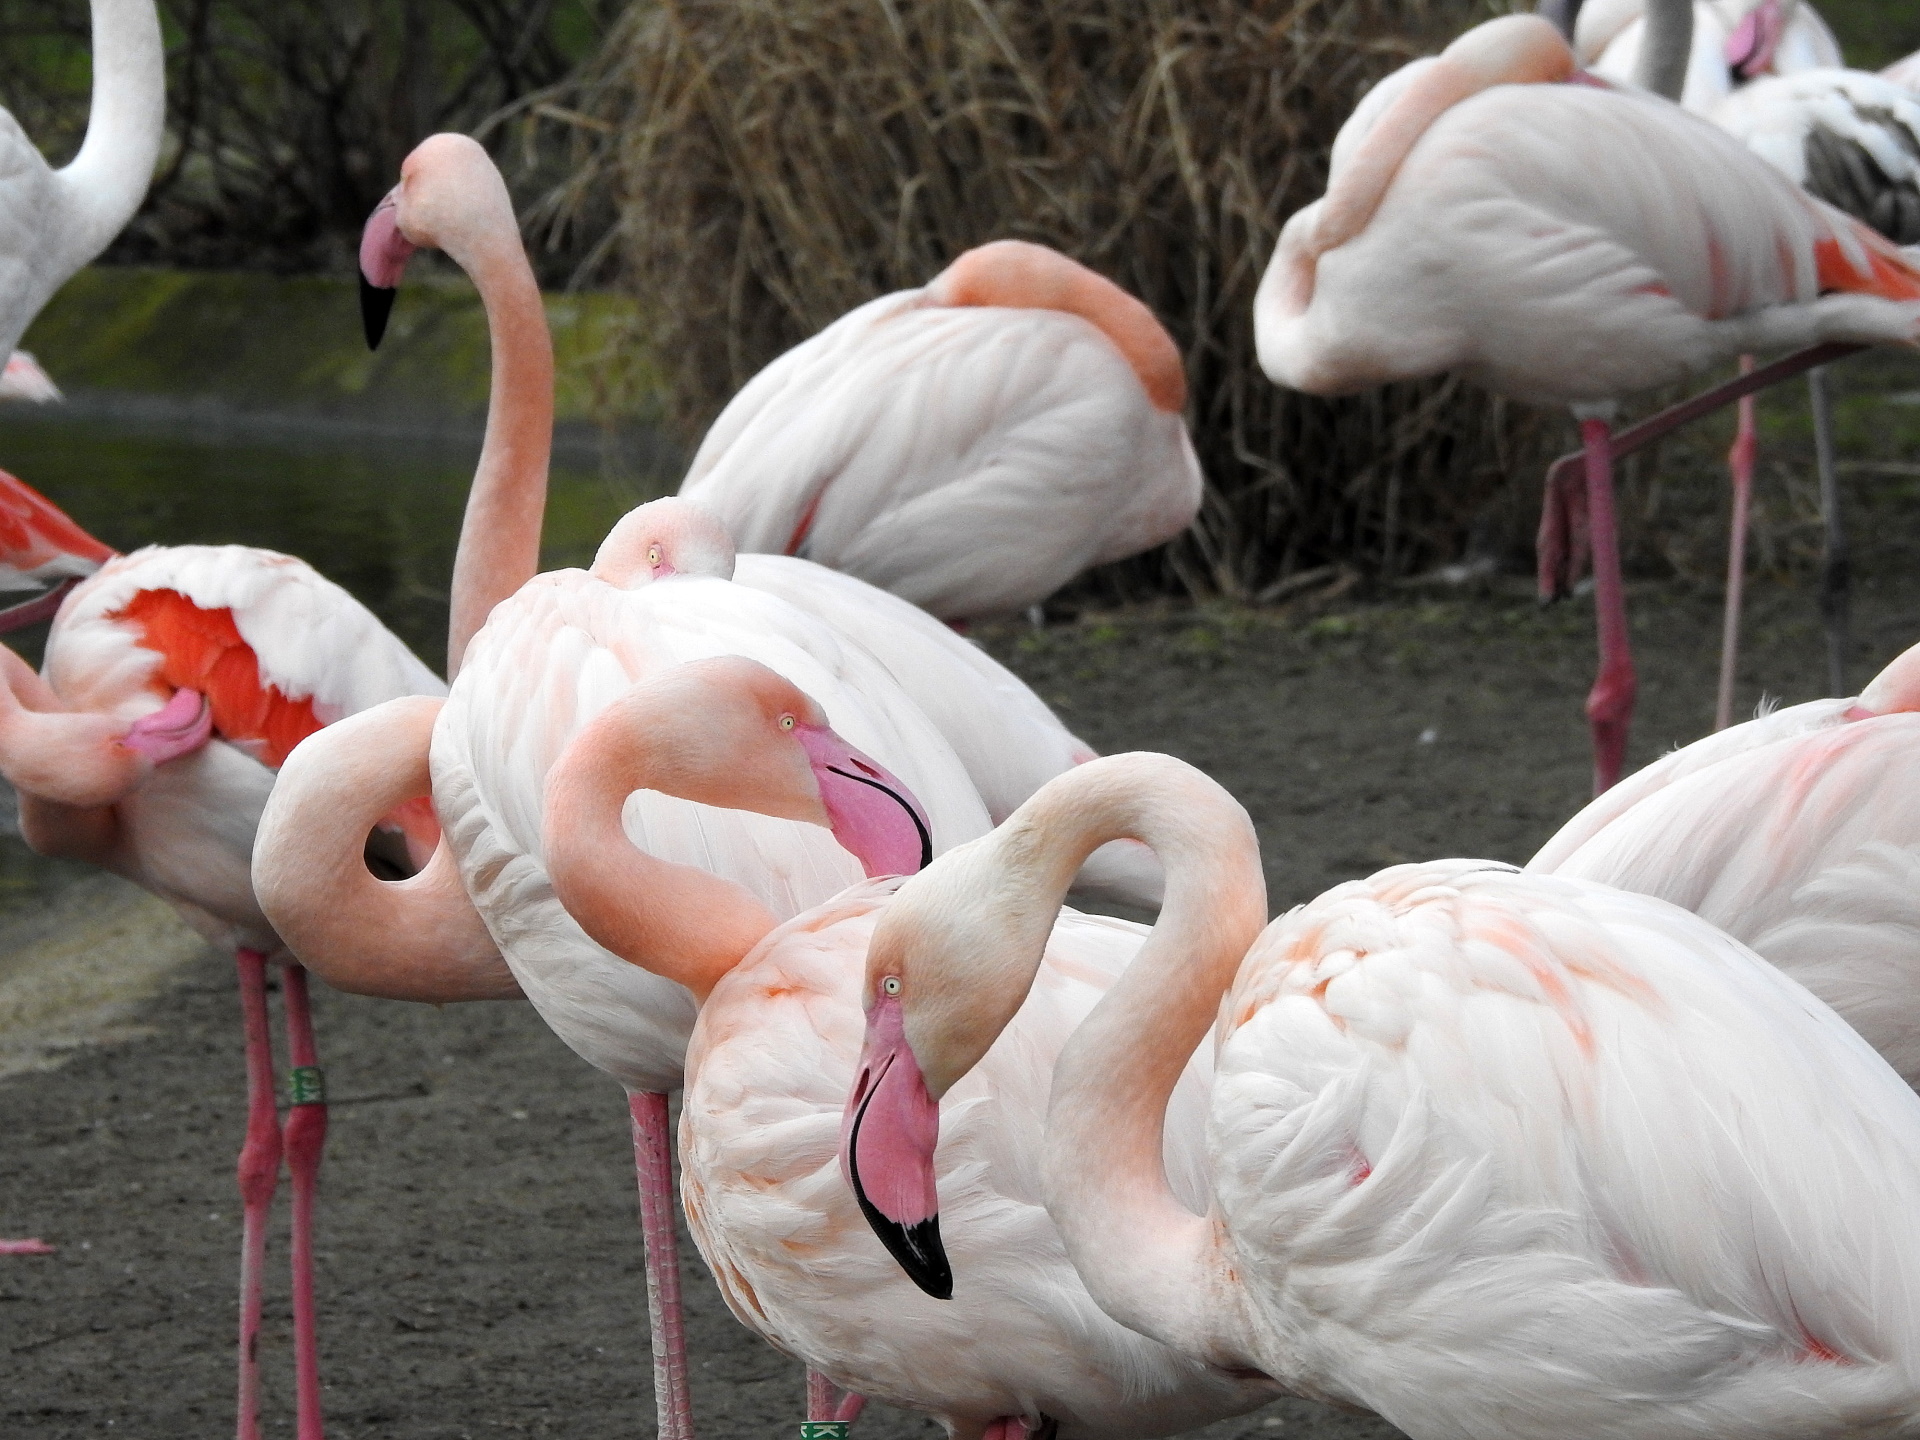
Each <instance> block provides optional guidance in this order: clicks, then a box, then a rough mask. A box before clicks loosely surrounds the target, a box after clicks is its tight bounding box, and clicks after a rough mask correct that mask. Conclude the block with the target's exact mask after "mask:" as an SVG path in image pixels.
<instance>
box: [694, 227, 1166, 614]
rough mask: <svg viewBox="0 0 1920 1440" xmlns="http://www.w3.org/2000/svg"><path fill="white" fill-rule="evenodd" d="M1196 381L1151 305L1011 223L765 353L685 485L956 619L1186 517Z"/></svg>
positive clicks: (1030, 599) (743, 541)
mask: <svg viewBox="0 0 1920 1440" xmlns="http://www.w3.org/2000/svg"><path fill="white" fill-rule="evenodd" d="M1186 396H1187V382H1186V375H1185V373H1184V371H1183V370H1182V368H1181V364H1180V352H1179V351H1178V350H1177V349H1176V348H1175V347H1174V343H1173V339H1172V337H1171V336H1169V335H1168V334H1167V332H1166V331H1165V330H1164V329H1162V328H1161V326H1160V323H1159V322H1158V321H1157V320H1155V319H1154V317H1153V312H1152V311H1150V310H1148V309H1147V307H1146V306H1145V305H1143V304H1141V302H1140V301H1138V300H1136V299H1135V298H1134V297H1133V296H1131V295H1129V294H1127V293H1126V292H1125V291H1124V290H1122V289H1121V288H1120V287H1119V286H1117V285H1115V284H1114V283H1113V282H1112V281H1110V280H1107V279H1105V278H1104V277H1102V276H1099V275H1096V274H1094V273H1093V271H1091V270H1088V269H1087V268H1086V267H1085V266H1083V265H1079V264H1077V263H1075V262H1074V261H1072V260H1069V259H1068V258H1067V257H1066V256H1064V255H1062V254H1060V253H1059V252H1058V251H1054V250H1050V249H1048V248H1047V247H1045V246H1044V245H1033V244H1029V243H1027V242H1026V241H1020V240H999V241H995V242H994V243H993V244H990V245H982V246H980V247H979V248H978V249H974V250H969V251H967V252H966V253H965V254H964V255H962V256H961V257H960V258H959V259H957V260H955V261H954V262H953V264H951V265H949V266H948V267H947V268H946V269H945V270H944V271H942V272H941V273H940V274H939V275H937V276H935V277H934V279H933V281H932V282H931V283H929V284H928V285H926V286H924V287H923V288H921V289H919V290H902V291H899V292H897V293H895V294H892V295H883V296H881V297H880V298H879V299H878V300H872V301H869V302H868V303H867V304H865V305H862V306H861V307H860V308H859V309H857V310H854V311H852V312H851V313H850V314H848V315H845V316H843V317H842V318H841V319H839V320H837V321H835V322H834V323H833V324H832V325H830V326H828V327H827V328H826V329H825V330H823V331H821V332H820V333H819V334H818V335H816V336H814V337H813V338H812V339H811V340H808V341H806V342H805V343H804V344H801V345H798V346H796V347H794V348H793V349H792V350H789V351H788V352H787V353H786V354H785V355H782V356H781V357H780V358H779V359H778V360H775V361H774V362H773V363H772V364H771V365H769V366H767V368H766V369H764V370H762V371H761V372H760V373H759V374H758V375H756V376H755V377H754V378H753V379H752V380H751V381H750V382H748V384H747V386H746V388H745V389H743V390H742V391H741V392H740V393H739V394H738V395H737V396H735V397H734V399H733V401H732V402H731V403H730V404H729V405H728V406H727V408H726V409H725V410H723V411H722V412H721V414H720V417H719V419H717V420H715V421H714V423H713V428H712V429H710V430H709V431H708V432H707V436H706V439H705V440H704V441H702V442H701V445H700V450H699V453H698V454H696V455H695V456H694V458H693V465H692V468H691V469H690V470H689V471H688V472H687V479H686V481H685V483H684V484H683V485H682V486H681V488H680V493H681V494H682V495H685V496H687V497H688V498H690V499H694V500H698V501H700V502H701V503H702V504H703V505H706V506H707V507H708V508H709V509H711V510H713V511H714V513H716V514H717V515H719V517H720V518H721V521H722V522H723V523H724V524H725V525H726V527H727V529H728V530H729V531H730V532H731V533H732V535H733V538H734V540H735V541H736V542H737V543H738V545H739V548H740V549H741V550H743V551H752V552H756V553H770V554H784V555H803V556H805V557H807V558H808V559H812V560H817V561H819V562H820V563H821V564H823V565H829V566H831V567H833V568H834V569H836V570H844V571H846V572H847V573H848V574H850V575H857V576H858V577H859V578H860V579H862V580H866V581H868V582H870V583H871V584H874V585H877V586H879V587H880V588H881V589H884V590H891V591H893V592H894V593H895V594H896V595H900V596H903V597H905V598H906V599H908V600H911V601H912V602H913V603H914V604H916V605H919V606H921V607H923V608H924V609H926V610H929V611H931V612H932V613H933V614H935V615H937V616H939V617H940V618H941V619H943V620H956V621H958V620H970V619H974V618H977V617H982V616H992V615H1004V614H1009V613H1017V612H1019V611H1022V610H1025V609H1027V608H1028V607H1030V606H1034V605H1038V604H1039V603H1040V602H1041V601H1043V600H1045V599H1046V598H1047V596H1048V595H1050V594H1052V593H1053V592H1054V591H1055V590H1057V589H1059V588H1060V586H1062V585H1064V584H1065V583H1066V582H1067V581H1068V580H1071V579H1072V578H1073V577H1074V576H1075V575H1077V574H1079V573H1080V571H1082V570H1084V569H1086V568H1087V567H1088V566H1090V565H1100V564H1105V563H1106V562H1108V561H1112V560H1121V559H1125V558H1126V557H1127V556H1129V555H1135V554H1138V553H1139V552H1140V551H1142V550H1147V549H1151V548H1152V547H1153V546H1155V545H1159V544H1162V543H1164V542H1165V541H1167V540H1171V539H1172V538H1173V537H1174V536H1175V535H1177V534H1179V533H1180V532H1181V531H1182V530H1184V529H1186V527H1187V526H1188V525H1189V524H1191V523H1192V521H1193V517H1194V514H1195V512H1196V511H1197V510H1198V509H1199V506H1200V492H1201V478H1200V462H1199V461H1198V459H1197V458H1196V457H1195V456H1194V453H1193V442H1192V441H1191V440H1190V439H1189V438H1188V436H1187V429H1186V425H1185V422H1184V421H1183V420H1182V419H1181V411H1182V409H1183V408H1184V406H1185V404H1186Z"/></svg>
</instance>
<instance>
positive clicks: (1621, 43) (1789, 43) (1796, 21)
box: [1561, 0, 1846, 115]
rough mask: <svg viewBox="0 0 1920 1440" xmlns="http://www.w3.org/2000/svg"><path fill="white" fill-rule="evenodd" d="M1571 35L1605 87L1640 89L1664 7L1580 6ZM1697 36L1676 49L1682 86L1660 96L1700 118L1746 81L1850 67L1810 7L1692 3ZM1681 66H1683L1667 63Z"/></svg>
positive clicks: (1616, 0) (1790, 0)
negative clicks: (1638, 83)
mask: <svg viewBox="0 0 1920 1440" xmlns="http://www.w3.org/2000/svg"><path fill="white" fill-rule="evenodd" d="M1570 8H1571V9H1572V11H1573V14H1572V17H1571V25H1570V27H1569V26H1567V25H1563V26H1561V30H1562V33H1566V32H1567V30H1568V29H1569V28H1571V31H1572V34H1571V36H1570V38H1571V39H1572V41H1573V49H1574V55H1575V57H1576V58H1577V59H1578V60H1579V61H1580V63H1581V64H1582V65H1584V66H1586V67H1587V69H1589V70H1590V71H1592V72H1593V73H1594V74H1595V75H1599V76H1601V77H1602V78H1604V79H1608V80H1614V81H1618V82H1621V83H1633V82H1635V81H1636V72H1637V71H1638V68H1639V66H1640V64H1641V63H1642V56H1643V55H1644V54H1646V53H1647V52H1648V51H1649V50H1650V49H1655V48H1659V47H1660V46H1661V44H1662V43H1663V42H1662V40H1661V39H1660V38H1657V35H1656V32H1657V31H1658V29H1659V26H1660V23H1661V22H1660V19H1659V16H1658V12H1659V10H1660V8H1661V5H1660V0H1653V3H1648V0H1588V3H1575V4H1573V5H1572V6H1571V7H1570ZM1691 8H1692V21H1693V27H1692V28H1693V33H1692V38H1691V42H1690V43H1683V44H1682V45H1680V46H1679V47H1678V50H1679V53H1680V54H1681V55H1684V57H1685V61H1684V65H1682V66H1681V69H1682V73H1683V74H1684V77H1685V79H1684V84H1682V85H1679V86H1675V87H1673V88H1672V89H1671V90H1669V89H1666V88H1664V87H1658V86H1653V87H1648V88H1651V89H1656V90H1658V92H1659V93H1660V94H1664V95H1666V96H1667V97H1668V98H1669V99H1672V100H1677V101H1679V103H1680V104H1682V105H1684V106H1686V108H1687V109H1689V110H1692V111H1694V112H1695V113H1696V114H1701V115H1704V114H1708V113H1710V112H1711V111H1712V109H1713V107H1714V106H1715V105H1717V104H1718V103H1719V102H1720V101H1722V100H1724V99H1726V98H1727V96H1728V95H1730V94H1732V93H1733V92H1734V91H1735V90H1736V89H1737V88H1739V87H1740V86H1742V85H1744V84H1746V83H1747V82H1748V81H1752V80H1758V79H1760V78H1762V77H1764V76H1772V75H1791V74H1795V73H1796V72H1799V71H1802V70H1816V69H1825V68H1829V67H1832V66H1837V65H1842V64H1844V63H1846V62H1845V61H1844V60H1843V59H1842V58H1841V55H1840V42H1839V41H1838V40H1836V39H1835V38H1834V35H1833V31H1832V30H1830V29H1828V28H1827V23H1826V21H1824V20H1822V19H1821V18H1820V14H1819V12H1818V11H1816V10H1815V9H1814V8H1813V6H1811V5H1809V4H1807V3H1806V0H1692V7H1691ZM1669 63H1678V62H1669Z"/></svg>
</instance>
